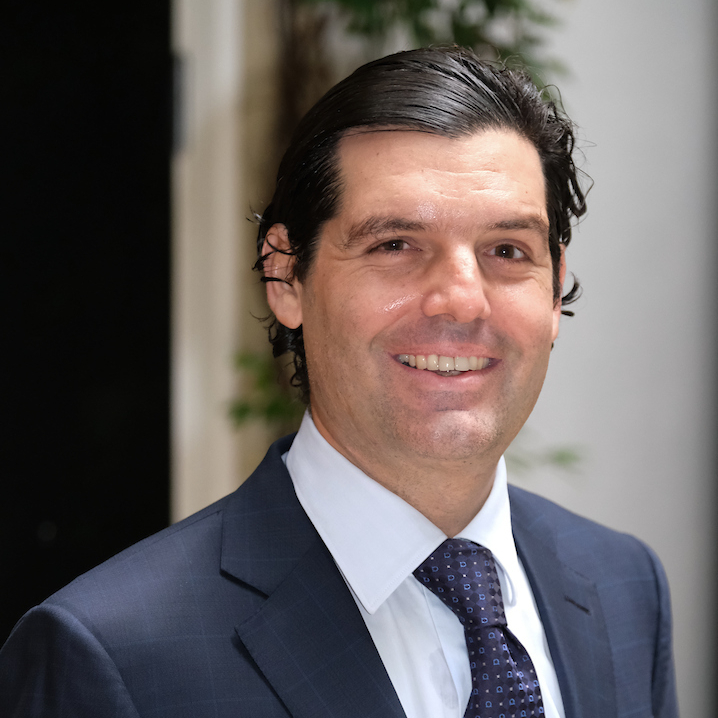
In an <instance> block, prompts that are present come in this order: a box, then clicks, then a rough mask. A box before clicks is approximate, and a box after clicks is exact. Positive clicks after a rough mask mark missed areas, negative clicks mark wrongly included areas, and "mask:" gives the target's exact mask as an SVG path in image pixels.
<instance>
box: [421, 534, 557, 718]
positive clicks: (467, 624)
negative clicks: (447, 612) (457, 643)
mask: <svg viewBox="0 0 718 718" xmlns="http://www.w3.org/2000/svg"><path fill="white" fill-rule="evenodd" d="M414 576H415V577H416V578H417V579H418V580H419V582H420V583H422V584H423V585H424V586H426V588H428V589H429V590H430V591H431V592H432V593H434V594H436V595H437V596H438V597H439V598H440V599H441V600H442V601H443V602H444V603H445V604H446V605H447V606H448V607H449V608H450V609H451V610H452V611H453V612H454V613H455V614H456V615H457V616H458V618H459V621H461V623H462V625H463V627H464V635H465V638H466V645H467V648H468V649H469V663H470V666H471V680H472V690H471V697H470V698H469V704H468V706H467V707H466V712H465V713H464V718H524V716H525V717H526V718H532V717H534V716H543V714H544V709H543V702H542V700H541V691H540V689H539V684H538V679H537V677H536V671H535V670H534V666H533V663H532V662H531V659H530V658H529V655H528V653H527V652H526V650H525V649H524V647H523V646H522V645H521V644H520V643H519V641H518V640H517V639H516V637H515V636H514V635H513V634H512V633H511V631H509V629H508V627H507V625H506V616H505V614H504V601H503V598H502V596H501V584H500V583H499V575H498V573H497V571H496V562H495V561H494V557H493V555H492V553H491V551H489V550H488V549H486V548H484V547H483V546H479V545H478V544H475V543H472V542H471V541H462V540H457V539H449V540H447V541H444V543H443V544H441V546H439V547H438V548H437V549H436V551H434V552H433V553H432V554H431V556H429V557H428V558H427V559H426V561H424V563H422V564H421V566H419V568H417V569H416V571H414Z"/></svg>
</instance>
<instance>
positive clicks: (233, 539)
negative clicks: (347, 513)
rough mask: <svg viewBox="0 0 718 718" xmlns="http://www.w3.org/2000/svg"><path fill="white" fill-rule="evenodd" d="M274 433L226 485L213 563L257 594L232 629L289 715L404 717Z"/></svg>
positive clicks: (284, 445) (284, 447)
mask: <svg viewBox="0 0 718 718" xmlns="http://www.w3.org/2000/svg"><path fill="white" fill-rule="evenodd" d="M292 438H293V437H286V438H285V439H283V440H281V441H279V442H276V443H275V444H273V445H272V447H271V448H270V450H269V453H268V454H267V456H266V457H265V459H264V461H263V462H262V463H261V464H260V466H259V467H258V468H257V470H256V471H255V472H254V474H252V476H251V477H250V478H249V479H248V480H247V482H246V484H245V485H244V486H243V487H241V488H240V490H239V491H238V492H237V493H236V494H235V495H233V496H232V497H231V498H230V500H229V502H228V506H227V510H226V513H225V517H224V523H223V541H222V558H221V566H222V570H223V571H224V572H225V573H227V574H229V575H231V576H233V577H234V578H236V579H238V580H240V581H242V582H244V583H245V584H248V585H249V586H252V587H253V588H254V589H255V590H257V591H259V592H261V593H262V594H264V595H265V596H266V600H265V601H264V602H263V603H262V604H261V606H260V608H259V609H258V610H257V611H256V612H255V613H253V614H252V615H250V616H249V617H243V618H242V619H240V621H239V622H238V625H237V626H236V632H237V635H238V636H239V638H240V640H241V641H242V643H243V644H244V647H245V648H246V649H247V651H249V653H250V654H251V656H252V659H253V660H254V661H255V663H256V664H257V666H258V667H259V669H260V670H261V671H262V673H263V674H264V676H265V677H266V679H267V680H268V682H269V683H270V684H271V686H272V688H273V689H274V691H275V692H276V693H277V695H278V696H279V698H280V699H281V701H282V702H283V703H284V705H285V706H286V708H287V710H288V711H289V713H290V714H291V715H292V716H294V718H303V717H304V716H310V715H311V716H313V717H316V718H320V717H321V716H324V717H326V718H330V717H331V718H366V717H368V716H377V717H378V716H381V717H382V718H384V717H385V716H386V717H387V718H405V716H404V712H403V710H402V708H401V704H400V703H399V699H398V698H397V695H396V692H395V691H394V688H393V686H392V684H391V681H390V680H389V676H388V675H387V673H386V669H385V668H384V665H383V664H382V662H381V659H380V658H379V654H378V653H377V650H376V648H375V647H374V643H373V642H372V640H371V637H370V635H369V632H368V630H367V628H366V625H365V624H364V621H363V619H362V617H361V614H360V613H359V609H358V608H357V606H356V604H355V602H354V599H353V598H352V596H351V593H350V592H349V589H348V588H347V586H346V584H345V582H344V579H343V578H342V577H341V574H340V573H339V571H338V569H337V567H336V565H335V564H334V561H333V559H332V557H331V555H330V554H329V551H328V550H327V549H326V547H325V546H324V544H323V543H322V541H321V539H320V538H319V536H318V534H317V532H316V531H315V529H314V526H312V524H311V522H310V521H309V519H308V518H307V516H306V514H305V513H304V511H303V509H302V508H301V505H300V504H299V501H298V500H297V498H296V495H295V493H294V487H293V486H292V481H291V479H290V477H289V474H288V472H287V470H286V468H285V466H284V463H283V462H282V458H281V457H282V454H283V453H284V452H285V451H287V449H288V448H289V446H290V444H291V440H292Z"/></svg>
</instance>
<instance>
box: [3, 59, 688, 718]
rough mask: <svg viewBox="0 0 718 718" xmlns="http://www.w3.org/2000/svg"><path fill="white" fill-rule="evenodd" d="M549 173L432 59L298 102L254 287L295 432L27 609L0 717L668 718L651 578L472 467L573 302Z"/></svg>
mask: <svg viewBox="0 0 718 718" xmlns="http://www.w3.org/2000/svg"><path fill="white" fill-rule="evenodd" d="M572 149H573V134H572V127H571V124H570V122H569V121H568V120H567V119H566V118H564V117H563V116H562V115H561V114H560V113H559V112H558V111H557V110H556V109H555V108H554V107H553V105H552V104H551V103H548V102H545V101H544V100H542V98H541V97H540V95H539V93H538V91H537V90H536V89H535V88H534V87H533V86H532V85H531V83H530V82H529V81H528V80H527V79H526V78H525V77H523V76H522V75H520V74H515V73H512V72H509V71H506V70H500V69H495V68H493V67H491V66H489V65H486V64H484V63H481V62H480V61H479V60H478V59H477V58H475V57H474V56H473V55H472V54H471V53H469V52H467V51H463V50H459V49H448V50H447V49H444V50H439V49H436V50H419V51H413V52H409V53H402V54H399V55H394V56H390V57H388V58H384V59H383V60H379V61H376V62H374V63H371V64H369V65H367V66H365V67H363V68H360V69H359V70H358V71H357V72H356V73H355V74H354V75H353V76H351V77H350V78H348V79H347V80H345V81H344V82H342V83H340V84H339V85H338V86H337V87H335V88H334V89H333V90H331V91H330V92H329V93H328V94H327V95H326V96H325V97H324V98H323V99H322V100H320V102H319V103H318V104H317V105H316V106H315V108H314V109H313V110H311V111H310V113H309V114H308V115H307V117H306V118H305V119H304V120H303V121H302V123H301V124H300V126H299V128H298V130H297V132H296V134H295V137H294V140H293V142H292V146H291V147H290V148H289V150H288V151H287V153H286V155H285V158H284V160H283V162H282V165H281V167H280V170H279V174H278V181H277V187H276V191H275V194H274V198H273V200H272V202H271V204H270V205H269V207H268V208H267V210H266V212H265V213H264V215H263V217H262V220H261V223H260V232H259V245H258V248H259V260H258V263H257V266H258V268H260V269H261V270H262V271H263V275H264V279H265V281H267V297H268V300H269V305H270V307H271V309H272V311H273V313H274V317H275V320H274V322H273V325H272V327H271V331H270V338H271V339H272V341H273V344H274V351H275V354H277V355H280V354H283V353H284V352H285V351H291V352H293V353H294V361H295V367H296V370H297V373H296V378H295V381H296V382H297V383H298V385H299V386H300V388H301V390H302V392H303V394H304V396H305V398H306V399H307V400H308V403H309V407H310V413H308V414H307V415H306V416H305V419H304V421H303V423H302V426H301V429H300V431H299V433H298V434H297V436H296V438H295V439H294V440H293V441H292V439H293V437H287V438H286V439H285V440H282V441H280V442H278V443H277V444H275V445H274V446H273V447H272V448H271V449H270V451H269V453H268V455H267V457H266V458H265V460H264V462H263V463H262V464H261V465H260V467H259V468H258V469H257V470H256V471H255V473H254V474H253V475H252V476H251V477H250V478H249V479H248V481H247V482H246V483H245V484H244V485H243V486H242V487H241V488H240V489H239V490H238V491H237V492H236V493H235V494H233V495H231V496H229V497H227V498H225V499H223V500H222V501H220V502H218V503H217V504H215V505H213V506H211V507H209V508H207V509H205V510H204V511H202V512H200V513H199V514H197V515H195V516H193V517H191V518H189V519H187V520H185V521H183V522H181V523H179V524H177V525H176V526H173V527H171V528H170V529H168V530H166V531H164V532H162V533H160V534H158V535H157V536H154V537H151V538H150V539H147V540H146V541H144V542H142V543H140V544H138V545H137V546H135V547H133V548H131V549H129V550H128V551H126V552H124V553H122V554H120V555H119V556H117V557H115V558H114V559H112V560H111V561H109V562H107V563H106V564H104V565H102V566H100V567H98V568H97V569H95V570H93V571H91V572H89V573H88V574H86V575H85V576H83V577H80V578H79V579H78V580H77V581H75V582H74V583H73V584H71V585H70V586H68V587H67V588H65V589H63V590H62V591H60V592H59V593H58V594H56V595H55V596H53V597H51V598H50V599H48V600H47V601H46V602H45V603H44V604H42V605H41V606H40V607H38V608H36V609H34V610H33V611H31V612H30V613H29V614H28V615H27V616H26V617H25V618H24V619H23V621H22V622H21V623H20V624H19V626H18V628H17V629H16V630H15V632H14V633H13V635H12V636H11V638H10V639H9V641H8V643H7V645H6V647H5V649H4V651H3V653H2V654H0V676H1V677H0V708H1V709H2V711H1V712H2V714H3V715H11V716H63V715H68V716H70V715H72V716H160V715H167V716H170V715H171V716H173V717H174V716H207V715H228V716H229V715H232V716H287V715H291V716H357V717H359V716H362V717H365V716H382V717H384V716H396V717H399V716H407V718H415V717H416V718H418V717H422V718H437V717H444V716H445V717H447V718H448V717H451V718H460V717H461V716H463V715H466V716H467V717H471V718H474V717H476V716H482V718H487V717H488V716H497V717H498V716H523V715H526V716H538V715H545V716H551V717H552V718H556V717H557V716H559V717H560V716H566V717H570V718H575V717H578V716H582V717H584V718H608V717H609V716H626V717H627V716H660V717H661V718H668V717H671V716H676V715H677V709H676V701H675V687H674V678H673V664H672V653H671V635H670V610H669V605H668V591H667V586H666V581H665V577H664V574H663V571H662V569H661V567H660V564H659V563H658V561H657V559H656V558H655V556H654V555H653V554H652V553H651V552H650V550H649V549H647V548H646V547H644V546H643V545H642V544H640V543H639V542H638V541H636V540H635V539H633V538H630V537H627V536H624V535H619V534H617V533H615V532H612V531H610V530H608V529H605V528H602V527H599V526H597V525H596V524H593V523H591V522H589V521H587V520H585V519H582V518H579V517H576V516H574V515H572V514H569V513H568V512H566V511H564V510H563V509H560V508H559V507H557V506H555V505H554V504H551V503H550V502H547V501H545V500H543V499H540V498H538V497H536V496H533V495H531V494H528V493H526V492H523V491H520V490H517V489H513V488H507V484H506V469H505V465H504V463H503V459H502V458H501V457H502V454H503V452H504V451H505V450H506V448H507V447H508V445H509V444H510V442H511V441H512V439H513V438H514V437H515V435H516V433H517V432H518V431H519V429H520V428H521V426H522V425H523V423H524V422H525V421H526V418H527V417H528V415H529V413H530V412H531V410H532V408H533V406H534V403H535V401H536V399H537V397H538V394H539V392H540V389H541V385H542V382H543V379H544V376H545V373H546V368H547V365H548V359H549V355H550V351H551V348H552V346H553V342H554V341H555V339H556V337H557V335H558V328H559V318H560V314H561V311H562V309H561V306H562V301H563V302H564V303H568V302H570V301H571V300H572V299H573V298H575V296H576V289H577V288H576V286H575V285H574V288H573V289H572V290H571V292H569V294H568V295H566V296H565V297H563V300H562V297H561V289H562V286H563V280H564V274H565V260H564V253H563V250H564V247H565V246H566V245H567V244H568V243H569V241H570V236H571V226H570V222H571V219H572V218H573V217H577V216H579V215H580V214H582V213H583V212H584V209H585V205H584V197H583V194H582V192H581V189H580V187H579V185H578V182H577V180H576V170H575V167H574V164H573V161H572V159H571V152H572Z"/></svg>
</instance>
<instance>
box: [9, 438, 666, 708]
mask: <svg viewBox="0 0 718 718" xmlns="http://www.w3.org/2000/svg"><path fill="white" fill-rule="evenodd" d="M288 442H289V439H284V440H282V441H281V442H278V443H277V444H275V445H273V446H272V448H271V449H270V451H269V453H268V455H267V457H266V458H265V459H264V461H263V462H262V464H261V465H260V466H259V468H258V469H257V470H256V471H255V473H254V474H253V475H252V476H251V477H250V479H249V480H248V481H247V482H246V483H245V484H244V485H243V486H241V487H240V489H239V490H238V491H237V492H235V493H234V494H232V495H230V496H228V497H226V498H225V499H223V500H221V501H219V502H218V503H216V504H214V505H212V506H210V507H208V508H207V509H205V510H203V511H201V512H200V513H198V514H196V515H194V516H192V517H190V518H188V519H186V520H185V521H182V522H180V523H178V524H176V525H174V526H172V527H170V528H169V529H167V530H165V531H163V532H161V533H159V534H157V535H155V536H152V537H150V538H149V539H146V540H145V541H143V542H141V543H139V544H137V545H136V546H134V547H132V548H130V549H128V550H127V551H125V552H123V553H121V554H119V555H118V556H116V557H114V558H113V559H111V560H110V561H108V562H106V563H104V564H103V565H101V566H99V567H97V568H95V569H94V570H92V571H90V572H89V573H87V574H85V575H84V576H81V577H80V578H78V579H77V580H76V581H74V582H73V583H71V584H70V585H69V586H67V587H66V588H64V589H63V590H61V591H60V592H59V593H57V594H55V595H54V596H52V597H51V598H49V599H48V600H47V601H45V602H44V603H43V604H42V605H40V606H38V607H37V608H34V609H33V610H32V611H30V612H29V613H28V614H27V615H26V616H25V617H24V618H23V619H22V620H21V622H20V623H19V624H18V626H17V627H16V629H15V630H14V632H13V633H12V635H11V637H10V638H9V640H8V642H7V643H6V645H5V647H4V648H3V650H2V652H0V715H1V716H2V717H3V718H20V717H22V718H30V717H32V718H39V717H40V716H42V717H43V718H45V717H48V718H50V717H51V718H60V717H67V718H70V717H72V718H110V717H117V718H138V717H141V718H149V717H152V718H183V717H185V716H186V717H188V718H189V717H190V716H192V717H194V718H197V717H200V716H201V717H202V718H207V717H209V716H213V717H221V716H233V717H249V716H251V717H252V718H269V717H270V716H272V717H274V716H276V717H279V716H283V717H286V716H293V717H294V718H309V717H310V716H311V717H313V718H319V717H320V716H323V717H326V718H329V717H330V716H331V717H332V718H343V717H346V718H349V717H352V718H371V717H372V716H374V717H376V718H379V717H381V718H402V717H403V716H404V713H403V711H402V708H401V705H400V703H399V700H398V698H397V696H396V693H395V691H394V689H393V687H392V685H391V682H390V681H389V678H388V676H387V673H386V670H385V669H384V666H383V665H382V662H381V660H380V658H379V655H378V653H377V651H376V649H375V647H374V644H373V643H372V640H371V638H370V636H369V633H368V631H367V629H366V627H365V625H364V622H363V620H362V618H361V615H360V614H359V611H358V609H357V607H356V605H355V603H354V599H353V598H352V596H351V594H350V592H349V590H348V589H347V587H346V585H345V583H344V580H343V579H342V577H341V575H340V573H339V572H338V570H337V568H336V566H335V564H334V562H333V560H332V557H331V555H330V554H329V552H328V551H327V549H326V547H325V546H324V544H323V543H322V541H321V539H320V538H319V536H318V534H317V532H316V531H315V529H314V527H313V526H312V524H311V522H310V521H309V519H308V518H307V516H306V514H305V513H304V511H303V510H302V508H301V506H300V504H299V502H298V501H297V498H296V496H295V494H294V490H293V487H292V483H291V480H290V478H289V475H288V473H287V471H286V469H285V468H284V464H283V463H282V461H281V455H282V453H283V452H284V451H286V449H287V448H288V446H289V443H288ZM510 497H511V510H512V519H513V526H514V532H515V538H516V545H517V547H518V551H519V554H520V556H521V559H522V561H523V564H524V566H525V568H526V571H527V573H528V576H529V580H530V582H531V585H532V587H533V591H534V594H535V596H536V601H537V604H538V607H539V611H540V613H541V618H542V620H543V623H544V626H545V629H546V635H547V638H548V642H549V646H550V649H551V655H552V657H553V660H554V663H555V666H556V671H557V674H558V679H559V683H560V686H561V693H562V696H563V701H564V704H565V708H566V716H567V718H579V717H580V718H612V717H613V716H625V717H628V716H631V718H643V717H644V716H645V717H648V716H655V717H656V718H657V717H660V718H672V717H673V716H676V715H677V709H676V704H675V686H674V678H673V663H672V656H671V635H670V634H671V625H670V610H669V605H668V591H667V586H666V580H665V577H664V574H663V571H662V569H661V567H660V564H659V563H658V561H657V559H656V557H655V556H654V555H653V554H652V553H651V551H650V550H649V549H647V548H646V547H645V546H644V545H643V544H641V543H640V542H638V541H637V540H636V539H633V538H631V537H628V536H625V535H621V534H618V533H615V532H613V531H610V530H608V529H606V528H603V527H600V526H598V525H596V524H594V523H592V522H590V521H587V520H585V519H582V518H579V517H577V516H575V515H573V514H570V513H569V512H567V511H565V510H563V509H561V508H559V507H557V506H556V505H555V504H552V503H550V502H549V501H546V500H544V499H541V498H539V497H537V496H534V495H532V494H528V493H526V492H524V491H521V490H518V489H511V490H510Z"/></svg>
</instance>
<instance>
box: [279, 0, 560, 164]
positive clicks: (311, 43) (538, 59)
mask: <svg viewBox="0 0 718 718" xmlns="http://www.w3.org/2000/svg"><path fill="white" fill-rule="evenodd" d="M278 2H279V19H280V34H281V38H280V39H281V42H280V48H281V52H282V58H281V63H280V73H281V76H280V87H281V93H280V97H281V107H280V113H279V115H280V116H279V125H278V137H277V139H278V143H277V144H278V148H279V149H280V151H283V150H284V148H285V147H286V146H287V145H288V142H289V138H290V137H291V133H292V131H293V129H294V127H295V126H296V124H297V122H298V121H299V120H300V119H301V117H302V116H303V115H304V114H305V112H306V111H307V110H308V109H309V108H310V107H311V106H312V105H313V104H314V103H315V102H316V100H317V99H319V97H321V95H322V94H324V92H326V90H328V89H329V87H330V86H331V85H333V84H334V82H335V81H336V80H337V79H339V78H337V77H335V76H334V74H333V68H334V67H335V66H336V65H337V64H342V63H338V62H337V60H338V59H340V58H337V57H334V56H332V50H331V43H330V42H328V36H329V34H330V33H331V32H332V31H335V32H336V31H337V26H339V28H341V30H342V31H344V32H346V33H349V34H351V35H354V36H356V37H358V38H360V39H361V40H362V44H363V46H364V50H365V52H364V56H363V58H362V61H369V60H373V59H375V58H376V57H379V56H381V55H383V54H385V53H386V52H387V51H389V50H390V49H391V48H390V47H388V42H389V41H391V40H392V39H395V38H402V39H403V41H404V43H408V46H409V47H421V46H426V45H445V44H456V45H461V46H463V47H470V48H472V49H473V50H474V51H475V52H476V53H477V54H478V55H480V56H481V57H484V58H486V59H488V60H501V61H503V62H505V63H506V64H509V65H512V66H517V65H518V66H522V67H525V68H526V69H527V70H528V72H529V73H530V74H531V76H532V77H533V79H534V81H535V82H536V83H537V84H538V85H539V86H543V85H544V84H545V80H544V77H543V76H544V75H546V74H551V73H558V72H561V71H562V70H563V68H562V66H561V65H560V63H559V62H557V61H556V60H554V59H550V58H546V57H542V56H541V53H540V52H539V50H540V49H541V46H542V44H543V34H542V33H543V31H545V30H546V29H547V28H549V27H553V26H555V25H557V24H558V20H557V19H556V17H555V16H554V15H553V14H551V13H549V12H547V11H546V10H545V9H544V8H545V5H546V4H547V0H541V2H537V1H536V0H278ZM334 52H337V51H336V50H334ZM340 52H341V50H340Z"/></svg>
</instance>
